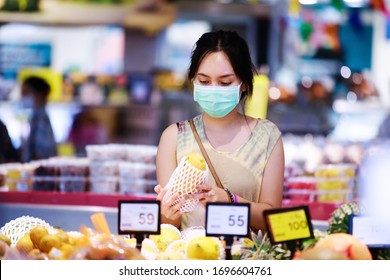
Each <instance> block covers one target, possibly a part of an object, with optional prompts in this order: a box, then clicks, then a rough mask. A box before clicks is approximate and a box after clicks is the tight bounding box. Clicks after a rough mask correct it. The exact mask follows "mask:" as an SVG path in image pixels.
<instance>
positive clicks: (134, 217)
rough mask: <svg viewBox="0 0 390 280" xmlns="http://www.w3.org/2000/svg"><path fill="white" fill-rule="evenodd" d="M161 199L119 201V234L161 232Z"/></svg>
mask: <svg viewBox="0 0 390 280" xmlns="http://www.w3.org/2000/svg"><path fill="white" fill-rule="evenodd" d="M160 223H161V221H160V201H139V200H120V201H118V233H119V234H160Z"/></svg>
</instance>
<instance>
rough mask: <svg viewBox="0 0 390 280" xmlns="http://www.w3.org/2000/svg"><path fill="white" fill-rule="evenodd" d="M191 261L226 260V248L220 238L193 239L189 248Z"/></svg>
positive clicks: (188, 255)
mask: <svg viewBox="0 0 390 280" xmlns="http://www.w3.org/2000/svg"><path fill="white" fill-rule="evenodd" d="M187 257H188V258H189V259H201V260H218V259H223V258H224V248H223V245H222V243H221V241H220V240H219V239H218V238H215V237H210V236H199V237H195V238H193V239H191V240H190V241H189V243H188V246H187Z"/></svg>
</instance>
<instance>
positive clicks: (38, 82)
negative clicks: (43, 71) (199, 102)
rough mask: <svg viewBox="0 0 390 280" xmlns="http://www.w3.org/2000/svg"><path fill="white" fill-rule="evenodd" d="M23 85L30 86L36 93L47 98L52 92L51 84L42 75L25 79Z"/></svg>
mask: <svg viewBox="0 0 390 280" xmlns="http://www.w3.org/2000/svg"><path fill="white" fill-rule="evenodd" d="M23 85H26V86H29V87H30V88H31V89H32V90H33V91H34V93H35V94H41V95H42V96H43V97H45V98H46V97H47V96H48V95H49V93H50V85H49V84H48V83H47V82H46V81H45V80H44V79H42V78H40V77H35V76H31V77H28V78H26V79H25V80H24V81H23Z"/></svg>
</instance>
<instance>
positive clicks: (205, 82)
mask: <svg viewBox="0 0 390 280" xmlns="http://www.w3.org/2000/svg"><path fill="white" fill-rule="evenodd" d="M199 83H200V84H201V85H208V84H209V81H199Z"/></svg>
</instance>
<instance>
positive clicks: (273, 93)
mask: <svg viewBox="0 0 390 280" xmlns="http://www.w3.org/2000/svg"><path fill="white" fill-rule="evenodd" d="M268 95H269V97H270V98H271V99H273V100H278V99H279V98H280V96H281V92H280V90H279V89H278V88H277V87H271V88H270V89H269V93H268Z"/></svg>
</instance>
